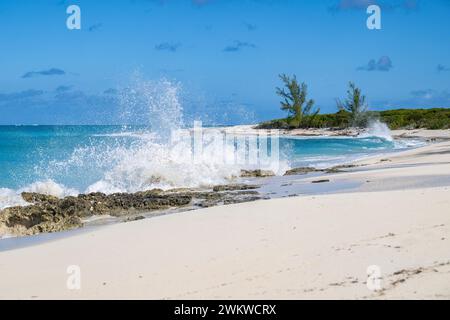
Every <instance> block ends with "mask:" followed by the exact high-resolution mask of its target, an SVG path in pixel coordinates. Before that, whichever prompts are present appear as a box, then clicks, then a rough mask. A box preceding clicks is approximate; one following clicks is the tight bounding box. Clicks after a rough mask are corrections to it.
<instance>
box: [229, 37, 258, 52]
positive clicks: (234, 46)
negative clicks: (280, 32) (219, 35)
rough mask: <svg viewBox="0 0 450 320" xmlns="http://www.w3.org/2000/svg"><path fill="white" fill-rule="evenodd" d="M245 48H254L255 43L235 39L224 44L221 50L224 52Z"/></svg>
mask: <svg viewBox="0 0 450 320" xmlns="http://www.w3.org/2000/svg"><path fill="white" fill-rule="evenodd" d="M245 48H252V49H254V48H256V45H255V44H253V43H251V42H242V41H238V40H236V41H235V42H234V43H233V44H231V45H229V46H226V47H225V48H224V49H223V51H225V52H237V51H241V50H242V49H245Z"/></svg>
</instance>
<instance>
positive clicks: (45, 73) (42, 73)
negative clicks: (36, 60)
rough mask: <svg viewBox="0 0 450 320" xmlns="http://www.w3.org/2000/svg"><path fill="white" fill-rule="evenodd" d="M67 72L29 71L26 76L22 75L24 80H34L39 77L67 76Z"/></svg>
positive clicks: (59, 70) (51, 70) (54, 70)
mask: <svg viewBox="0 0 450 320" xmlns="http://www.w3.org/2000/svg"><path fill="white" fill-rule="evenodd" d="M65 74H66V72H65V71H64V70H61V69H58V68H51V69H47V70H42V71H29V72H26V73H25V74H24V75H22V78H24V79H26V78H33V77H37V76H62V75H65Z"/></svg>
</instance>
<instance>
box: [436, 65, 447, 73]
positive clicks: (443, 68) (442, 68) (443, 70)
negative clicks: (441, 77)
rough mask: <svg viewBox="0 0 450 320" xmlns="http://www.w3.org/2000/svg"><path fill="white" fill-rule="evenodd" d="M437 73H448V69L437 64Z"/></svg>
mask: <svg viewBox="0 0 450 320" xmlns="http://www.w3.org/2000/svg"><path fill="white" fill-rule="evenodd" d="M436 70H437V72H445V71H450V68H449V67H446V66H444V65H443V64H438V65H437V67H436Z"/></svg>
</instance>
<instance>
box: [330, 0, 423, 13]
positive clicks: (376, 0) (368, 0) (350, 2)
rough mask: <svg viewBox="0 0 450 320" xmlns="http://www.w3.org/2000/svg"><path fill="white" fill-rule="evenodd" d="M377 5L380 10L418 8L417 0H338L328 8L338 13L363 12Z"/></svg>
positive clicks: (409, 9) (410, 9)
mask: <svg viewBox="0 0 450 320" xmlns="http://www.w3.org/2000/svg"><path fill="white" fill-rule="evenodd" d="M373 4H375V5H378V6H380V7H381V8H382V9H388V10H395V9H403V10H406V11H413V10H417V9H418V7H419V0H397V1H387V0H385V1H383V0H339V1H336V3H335V4H334V5H332V6H331V7H329V10H330V11H331V12H339V11H346V10H365V9H367V7H368V6H370V5H373Z"/></svg>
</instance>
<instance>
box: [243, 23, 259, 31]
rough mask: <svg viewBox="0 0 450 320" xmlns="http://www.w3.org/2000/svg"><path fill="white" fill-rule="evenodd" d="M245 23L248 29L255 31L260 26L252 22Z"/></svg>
mask: <svg viewBox="0 0 450 320" xmlns="http://www.w3.org/2000/svg"><path fill="white" fill-rule="evenodd" d="M244 24H245V27H246V28H247V30H248V31H255V30H256V29H257V28H258V27H257V26H256V25H255V24H251V23H247V22H246V23H244Z"/></svg>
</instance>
